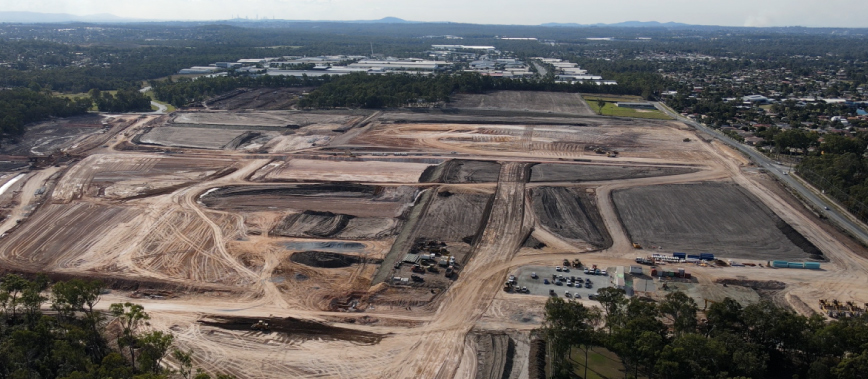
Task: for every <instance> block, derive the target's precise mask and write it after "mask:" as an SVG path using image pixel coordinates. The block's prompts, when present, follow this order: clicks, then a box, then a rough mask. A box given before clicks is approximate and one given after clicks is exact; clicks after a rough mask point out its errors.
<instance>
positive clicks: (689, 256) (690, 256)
mask: <svg viewBox="0 0 868 379" xmlns="http://www.w3.org/2000/svg"><path fill="white" fill-rule="evenodd" d="M687 258H690V259H699V256H698V255H691V254H688V255H687Z"/></svg>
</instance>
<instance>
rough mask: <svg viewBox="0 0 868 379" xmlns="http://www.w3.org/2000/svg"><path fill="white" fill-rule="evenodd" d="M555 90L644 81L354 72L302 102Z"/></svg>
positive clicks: (374, 102)
mask: <svg viewBox="0 0 868 379" xmlns="http://www.w3.org/2000/svg"><path fill="white" fill-rule="evenodd" d="M498 90H512V91H551V92H584V93H611V94H619V95H642V94H643V93H645V92H646V90H645V87H644V86H643V85H642V84H641V83H637V82H631V83H630V84H624V85H622V84H618V85H597V84H595V83H558V82H555V81H554V78H553V76H548V77H545V78H542V79H529V78H519V79H513V78H497V77H492V76H488V75H481V74H479V73H471V72H462V73H458V74H448V73H443V74H437V75H430V76H427V75H409V74H386V75H368V74H365V73H353V74H349V75H344V76H339V77H336V78H332V79H331V80H330V81H328V83H325V84H323V85H322V86H321V87H319V88H317V89H316V90H314V91H312V92H311V93H310V94H309V95H308V96H305V97H304V98H303V99H302V100H301V101H300V102H299V105H300V106H302V107H308V108H336V107H350V108H394V107H403V106H408V105H414V104H419V103H423V104H431V103H437V102H449V101H450V100H451V97H452V95H454V94H456V93H484V92H487V91H498Z"/></svg>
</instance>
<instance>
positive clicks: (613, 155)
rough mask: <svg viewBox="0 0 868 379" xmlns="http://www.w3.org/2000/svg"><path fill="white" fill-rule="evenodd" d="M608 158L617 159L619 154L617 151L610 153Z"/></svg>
mask: <svg viewBox="0 0 868 379" xmlns="http://www.w3.org/2000/svg"><path fill="white" fill-rule="evenodd" d="M606 156H607V157H609V158H617V157H618V152H617V151H610V152H609V153H608V154H606Z"/></svg>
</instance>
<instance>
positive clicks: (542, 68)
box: [531, 62, 549, 76]
mask: <svg viewBox="0 0 868 379" xmlns="http://www.w3.org/2000/svg"><path fill="white" fill-rule="evenodd" d="M531 63H532V64H533V65H534V67H536V71H537V72H538V73H539V76H546V74H548V73H549V70H546V66H545V65H541V64H539V63H537V62H531Z"/></svg>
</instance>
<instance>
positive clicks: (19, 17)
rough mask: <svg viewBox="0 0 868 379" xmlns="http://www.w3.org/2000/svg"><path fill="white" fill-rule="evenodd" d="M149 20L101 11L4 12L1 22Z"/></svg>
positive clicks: (0, 16)
mask: <svg viewBox="0 0 868 379" xmlns="http://www.w3.org/2000/svg"><path fill="white" fill-rule="evenodd" d="M142 21H147V20H142V19H135V18H123V17H118V16H115V15H113V14H108V13H100V14H91V15H86V16H77V15H74V14H68V13H39V12H2V11H0V22H12V23H25V24H33V23H65V22H142Z"/></svg>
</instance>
